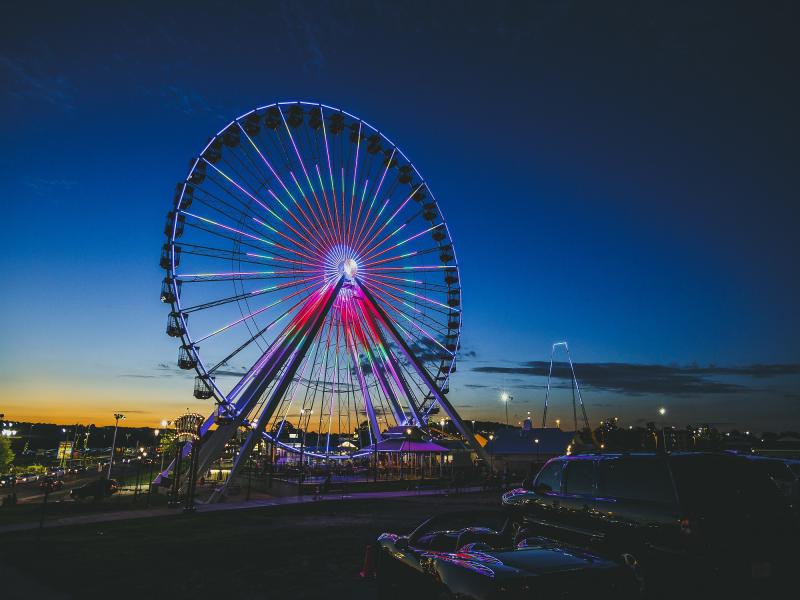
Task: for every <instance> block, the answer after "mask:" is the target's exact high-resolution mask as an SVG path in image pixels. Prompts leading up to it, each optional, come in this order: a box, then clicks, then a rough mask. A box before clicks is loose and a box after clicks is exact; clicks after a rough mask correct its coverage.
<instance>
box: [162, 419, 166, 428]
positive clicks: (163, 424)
mask: <svg viewBox="0 0 800 600" xmlns="http://www.w3.org/2000/svg"><path fill="white" fill-rule="evenodd" d="M161 426H162V427H166V426H167V420H166V419H161Z"/></svg>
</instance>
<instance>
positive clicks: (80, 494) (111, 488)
mask: <svg viewBox="0 0 800 600" xmlns="http://www.w3.org/2000/svg"><path fill="white" fill-rule="evenodd" d="M118 487H119V486H118V484H117V481H116V480H114V479H96V480H95V481H90V482H89V483H86V484H84V485H82V486H80V487H76V488H72V489H71V490H70V492H69V495H70V498H73V499H74V500H85V499H87V498H93V499H94V500H95V501H97V500H102V499H103V498H108V497H110V496H111V495H112V494H115V493H116V492H117V489H118Z"/></svg>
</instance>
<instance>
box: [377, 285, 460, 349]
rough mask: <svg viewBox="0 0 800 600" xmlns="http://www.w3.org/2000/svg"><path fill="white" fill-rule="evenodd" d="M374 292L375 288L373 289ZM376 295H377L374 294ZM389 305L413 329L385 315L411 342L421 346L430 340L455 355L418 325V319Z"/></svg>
mask: <svg viewBox="0 0 800 600" xmlns="http://www.w3.org/2000/svg"><path fill="white" fill-rule="evenodd" d="M373 292H375V290H373ZM376 296H378V295H377V294H376ZM388 306H389V307H391V308H393V309H394V310H395V312H396V313H397V315H398V316H399V317H400V318H401V319H403V320H404V322H408V323H410V324H411V325H412V326H413V327H414V328H415V329H412V330H408V329H406V328H405V327H403V325H402V324H401V323H400V322H398V321H397V320H396V319H394V318H392V317H391V316H389V315H387V317H388V318H389V319H391V321H392V323H393V325H394V326H395V327H396V328H398V329H399V330H400V331H402V332H403V333H404V334H405V336H406V337H407V338H408V339H409V340H410V341H411V342H412V343H418V342H419V343H422V344H423V346H424V345H426V344H427V342H426V341H425V340H430V341H432V342H433V343H435V344H436V345H437V346H438V347H440V348H441V349H442V350H443V351H444V352H445V353H446V354H447V355H449V356H450V357H451V358H452V357H454V356H455V352H452V351H450V350H448V349H447V348H446V347H445V346H444V345H443V344H442V343H441V342H439V341H438V340H437V339H436V338H435V337H434V336H433V335H432V334H431V333H430V332H428V331H427V330H426V329H425V328H424V327H422V326H420V325H419V324H418V323H417V320H418V319H413V318H411V317H409V316H408V315H407V314H405V313H404V312H402V311H400V310H399V309H397V308H396V307H393V306H392V305H391V304H388Z"/></svg>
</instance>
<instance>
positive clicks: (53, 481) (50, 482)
mask: <svg viewBox="0 0 800 600" xmlns="http://www.w3.org/2000/svg"><path fill="white" fill-rule="evenodd" d="M39 487H40V488H42V490H43V491H46V492H47V493H50V492H55V491H58V490H60V489H62V488H63V487H64V482H63V481H62V480H61V479H58V478H56V477H45V478H44V479H42V480H41V482H39Z"/></svg>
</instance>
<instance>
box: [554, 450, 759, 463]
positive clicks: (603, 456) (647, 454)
mask: <svg viewBox="0 0 800 600" xmlns="http://www.w3.org/2000/svg"><path fill="white" fill-rule="evenodd" d="M630 456H632V457H641V458H658V457H664V458H668V457H671V456H675V457H688V458H691V457H700V456H717V457H724V458H737V457H738V458H741V457H742V456H743V455H739V454H732V453H730V452H699V451H690V450H680V451H675V452H667V453H664V452H656V451H654V450H650V451H647V450H636V451H632V452H583V453H580V454H570V455H569V456H559V457H557V458H554V459H552V460H562V461H563V460H567V461H569V460H615V459H619V458H622V457H630ZM747 456H748V458H749V457H750V455H747Z"/></svg>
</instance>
